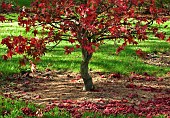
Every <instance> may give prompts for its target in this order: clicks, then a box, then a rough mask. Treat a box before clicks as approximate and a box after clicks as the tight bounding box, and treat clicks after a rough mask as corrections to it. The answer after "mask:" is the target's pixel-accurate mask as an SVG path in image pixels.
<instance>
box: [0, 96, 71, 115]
mask: <svg viewBox="0 0 170 118" xmlns="http://www.w3.org/2000/svg"><path fill="white" fill-rule="evenodd" d="M23 108H29V109H30V110H29V111H30V112H32V113H36V112H37V111H38V110H42V111H43V110H44V109H45V107H44V106H38V105H35V104H33V103H26V102H24V101H22V100H18V99H14V100H13V99H10V98H4V97H2V96H0V118H18V117H20V118H21V117H22V118H36V117H33V116H32V117H31V116H29V115H28V114H25V113H24V112H23V111H22V109H23ZM29 111H27V112H26V113H29ZM52 114H53V115H52ZM43 117H44V118H70V114H69V113H68V112H66V111H61V110H59V109H58V108H57V107H55V108H53V109H51V110H50V111H48V112H45V111H43Z"/></svg>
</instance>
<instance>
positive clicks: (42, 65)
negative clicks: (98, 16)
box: [0, 14, 170, 118]
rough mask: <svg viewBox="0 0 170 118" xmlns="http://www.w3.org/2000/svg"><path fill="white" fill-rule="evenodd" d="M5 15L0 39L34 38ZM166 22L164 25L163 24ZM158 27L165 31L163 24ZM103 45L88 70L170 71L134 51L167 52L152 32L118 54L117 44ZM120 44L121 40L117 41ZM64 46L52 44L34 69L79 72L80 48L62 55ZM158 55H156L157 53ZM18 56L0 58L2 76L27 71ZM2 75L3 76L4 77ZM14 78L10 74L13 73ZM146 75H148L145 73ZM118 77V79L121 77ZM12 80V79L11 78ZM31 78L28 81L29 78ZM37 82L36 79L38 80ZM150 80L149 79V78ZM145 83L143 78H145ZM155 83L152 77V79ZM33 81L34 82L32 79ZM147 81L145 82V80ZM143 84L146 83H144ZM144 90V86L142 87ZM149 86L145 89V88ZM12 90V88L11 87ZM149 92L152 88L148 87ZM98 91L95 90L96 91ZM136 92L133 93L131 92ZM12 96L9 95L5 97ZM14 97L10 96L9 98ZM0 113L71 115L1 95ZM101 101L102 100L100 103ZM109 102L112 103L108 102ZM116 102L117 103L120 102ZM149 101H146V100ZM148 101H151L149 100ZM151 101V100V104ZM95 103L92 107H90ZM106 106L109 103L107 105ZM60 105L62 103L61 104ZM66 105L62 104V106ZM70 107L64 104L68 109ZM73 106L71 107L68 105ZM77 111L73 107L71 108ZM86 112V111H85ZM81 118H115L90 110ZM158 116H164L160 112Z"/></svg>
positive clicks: (120, 117)
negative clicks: (146, 61) (21, 65)
mask: <svg viewBox="0 0 170 118" xmlns="http://www.w3.org/2000/svg"><path fill="white" fill-rule="evenodd" d="M7 17H12V18H13V19H14V21H13V22H12V23H11V22H6V23H0V27H1V29H0V40H2V39H3V38H5V37H7V36H19V35H23V36H26V37H33V34H31V33H26V32H25V29H24V28H22V27H19V26H18V23H17V22H16V18H17V16H16V14H12V15H8V16H7ZM167 24H170V22H167ZM164 25H166V24H164ZM160 27H162V29H161V30H165V29H164V28H163V26H160ZM169 30H170V27H168V29H167V36H170V34H168V33H169V32H168V31H169ZM104 43H105V45H102V46H101V47H100V48H99V49H98V50H97V52H96V53H94V55H93V58H92V60H91V62H90V65H89V67H90V70H91V72H101V73H102V72H104V73H107V72H108V73H119V74H120V75H123V76H129V75H130V74H131V73H132V72H134V73H136V74H141V75H143V74H144V73H145V74H146V73H147V75H149V76H150V75H151V76H154V77H155V76H156V77H164V76H165V75H167V73H168V72H170V68H169V66H156V65H152V64H149V63H148V64H146V63H145V61H144V60H143V59H142V58H140V57H138V56H137V55H136V53H135V51H136V50H137V49H139V48H140V49H142V50H143V51H144V52H146V53H148V54H153V53H154V54H156V55H157V54H162V53H164V52H168V51H170V48H169V45H170V44H169V43H168V42H165V41H161V40H158V39H157V38H155V37H153V36H152V35H151V36H150V38H149V39H148V40H146V41H143V42H139V45H137V46H136V45H129V46H127V47H126V49H125V50H123V51H122V52H120V54H118V55H116V53H115V51H116V48H117V47H118V46H115V45H114V43H113V42H111V41H106V42H104ZM117 44H118V45H120V43H117ZM52 46H53V44H51V45H49V46H48V47H49V48H50V47H52ZM65 46H71V44H68V43H66V42H62V43H60V44H59V45H58V46H57V47H55V48H54V49H53V50H50V51H49V52H48V53H46V54H45V55H44V56H43V57H42V59H41V62H39V63H37V68H38V70H40V71H44V70H45V69H46V68H49V69H51V70H57V71H61V70H64V71H66V72H70V71H72V72H74V73H78V72H79V68H80V63H81V52H80V50H76V51H75V52H73V53H72V54H69V55H65V54H64V47H65ZM0 48H1V50H0V55H3V54H5V52H6V47H5V46H2V45H0ZM157 56H159V55H157ZM19 58H21V56H19V55H16V56H14V57H13V58H12V59H10V60H6V61H5V60H3V59H2V58H0V64H1V68H0V72H1V74H2V75H4V76H9V75H10V76H12V75H13V74H14V73H20V72H21V71H23V70H24V71H27V70H29V69H30V68H29V65H27V66H26V67H19V65H18V59H19ZM4 76H3V77H4ZM12 77H13V76H12ZM147 77H148V76H147ZM120 80H121V79H120ZM14 81H15V78H14ZM14 81H13V80H10V84H9V86H8V87H9V88H10V87H11V86H12V87H14V89H16V88H15V85H14V84H16V83H15V82H14ZM30 81H31V80H30ZM37 81H38V80H37ZM151 81H152V80H151ZM144 82H145V81H144ZM153 82H155V80H154V81H153ZM35 83H36V82H35ZM146 83H147V82H146ZM146 83H145V84H146ZM145 89H146V88H145ZM147 89H148V88H147ZM11 91H12V89H11ZM151 91H152V90H151ZM85 94H87V93H85ZM97 94H98V93H97ZM134 95H135V94H134ZM8 97H10V98H11V96H8ZM12 98H13V97H12ZM68 103H72V102H70V101H65V103H64V104H66V105H67V104H68ZM0 104H1V106H0V113H3V114H2V115H0V118H1V117H3V116H4V117H6V118H10V117H17V116H20V117H29V116H30V117H31V115H33V116H35V114H36V113H38V114H39V115H42V114H41V112H42V113H43V116H44V117H62V118H63V117H71V116H70V114H69V113H68V112H67V111H65V110H61V109H58V108H57V107H55V108H51V107H50V108H49V109H48V107H45V106H37V105H35V104H32V103H27V102H26V103H25V102H23V101H20V100H18V99H16V100H11V99H8V98H4V97H1V96H0ZM78 104H79V105H82V103H78ZM84 104H85V105H87V106H88V105H92V107H95V105H94V104H93V103H87V102H86V101H84ZM101 104H102V102H101ZM110 104H111V103H110ZM116 104H119V102H118V103H117V102H116ZM148 104H149V103H148ZM150 104H152V103H151V102H150ZM153 104H154V103H153ZM93 105H94V106H93ZM107 105H108V104H107ZM111 105H113V104H111ZM158 105H159V104H158ZM60 107H61V106H60ZM64 107H65V106H64ZM68 107H69V106H67V108H68ZM70 107H72V106H70ZM74 110H76V109H74ZM87 111H88V110H87ZM83 117H84V118H86V117H110V118H112V117H115V116H112V115H110V116H101V114H100V113H93V112H90V113H89V112H87V113H85V114H84V115H83ZM116 117H117V118H124V117H125V118H126V117H137V116H135V115H132V114H129V115H127V116H126V115H117V116H116ZM158 117H160V118H161V117H165V116H163V115H162V116H161V115H159V116H158Z"/></svg>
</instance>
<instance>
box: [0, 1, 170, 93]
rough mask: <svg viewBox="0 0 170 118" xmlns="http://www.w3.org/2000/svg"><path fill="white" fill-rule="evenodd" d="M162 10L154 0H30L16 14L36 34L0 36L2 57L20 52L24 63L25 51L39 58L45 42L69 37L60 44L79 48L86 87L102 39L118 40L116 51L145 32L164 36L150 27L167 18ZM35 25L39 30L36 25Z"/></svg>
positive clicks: (88, 87)
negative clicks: (4, 47) (2, 48)
mask: <svg viewBox="0 0 170 118" xmlns="http://www.w3.org/2000/svg"><path fill="white" fill-rule="evenodd" d="M144 13H145V15H143V14H144ZM146 13H147V14H146ZM166 13H168V11H167V10H166V9H165V8H162V7H157V6H156V1H155V0H35V1H34V2H33V3H32V4H31V8H29V9H25V8H24V9H23V10H22V12H21V13H20V15H19V17H18V23H19V25H21V26H23V27H25V28H26V32H30V31H32V29H33V33H34V36H35V37H30V38H25V37H23V36H21V35H20V36H8V37H6V38H4V39H3V40H2V44H4V45H6V46H7V47H8V50H7V54H6V55H3V58H4V59H8V58H12V56H13V55H16V54H22V55H24V58H23V59H22V60H20V63H21V64H22V65H24V64H25V62H26V61H27V60H28V59H27V56H32V58H33V59H34V60H38V59H39V58H40V57H41V56H42V55H43V54H44V53H46V51H47V47H46V46H47V45H48V44H49V43H56V46H57V44H59V43H60V42H61V41H68V42H70V43H71V44H73V46H72V47H64V49H65V53H66V54H70V53H71V52H72V51H74V50H75V49H77V48H80V49H81V52H82V63H81V67H80V72H81V77H82V78H83V81H84V85H85V87H84V88H85V90H87V91H89V90H92V89H94V85H93V82H92V77H91V76H90V75H89V73H88V69H89V68H88V64H89V61H90V59H91V58H92V55H93V53H94V52H95V51H96V49H97V48H98V47H99V46H100V45H101V44H103V41H104V40H111V41H116V40H117V39H119V40H122V41H123V43H122V45H120V46H119V47H118V48H117V51H116V52H117V53H119V52H120V51H122V50H124V49H125V47H126V46H127V45H128V44H135V45H136V44H138V41H141V40H146V39H148V34H149V33H153V34H154V35H155V36H156V37H158V38H160V39H162V40H164V39H165V40H167V39H168V38H167V39H166V35H165V33H164V32H160V31H159V30H158V28H157V27H155V26H152V27H150V26H151V25H152V24H153V22H154V21H156V23H158V24H162V23H164V22H166V21H167V20H168V19H167V18H164V17H163V16H164V15H165V14H166ZM1 19H3V18H1ZM40 26H41V30H39V29H37V28H39V27H40ZM45 32H47V34H45ZM38 33H42V35H41V37H40V36H39V37H38V36H37V34H38ZM167 41H169V39H168V40H167Z"/></svg>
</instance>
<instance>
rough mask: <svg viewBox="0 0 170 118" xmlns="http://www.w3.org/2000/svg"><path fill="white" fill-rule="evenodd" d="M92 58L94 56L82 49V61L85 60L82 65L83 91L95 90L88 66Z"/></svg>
mask: <svg viewBox="0 0 170 118" xmlns="http://www.w3.org/2000/svg"><path fill="white" fill-rule="evenodd" d="M91 57H92V54H89V53H88V52H87V50H85V49H83V48H82V59H83V60H82V63H81V67H80V70H81V77H82V79H83V81H84V88H83V90H86V91H91V90H93V89H94V85H93V81H92V77H91V76H90V75H89V72H88V71H89V67H88V64H89V61H90V59H91Z"/></svg>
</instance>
